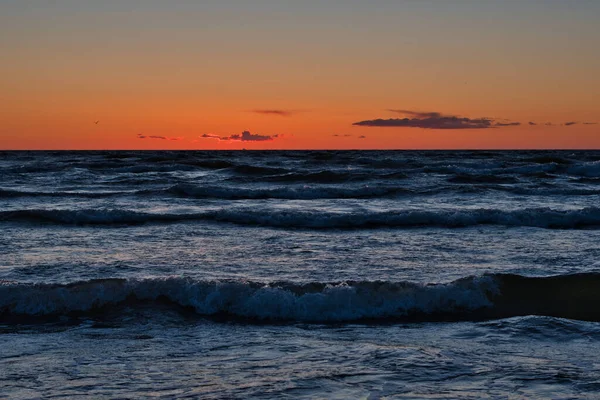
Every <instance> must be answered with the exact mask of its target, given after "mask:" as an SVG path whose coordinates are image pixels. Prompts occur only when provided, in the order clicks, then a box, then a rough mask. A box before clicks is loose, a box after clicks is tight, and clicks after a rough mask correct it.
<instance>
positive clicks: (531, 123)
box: [529, 121, 537, 126]
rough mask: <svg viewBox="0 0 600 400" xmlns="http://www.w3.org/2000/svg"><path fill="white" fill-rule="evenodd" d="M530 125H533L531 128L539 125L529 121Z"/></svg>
mask: <svg viewBox="0 0 600 400" xmlns="http://www.w3.org/2000/svg"><path fill="white" fill-rule="evenodd" d="M529 125H531V126H535V125H537V124H536V123H535V122H531V121H529Z"/></svg>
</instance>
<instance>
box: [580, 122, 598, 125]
mask: <svg viewBox="0 0 600 400" xmlns="http://www.w3.org/2000/svg"><path fill="white" fill-rule="evenodd" d="M583 124H584V125H598V123H597V122H584V123H583Z"/></svg>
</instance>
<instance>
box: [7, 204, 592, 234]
mask: <svg viewBox="0 0 600 400" xmlns="http://www.w3.org/2000/svg"><path fill="white" fill-rule="evenodd" d="M2 221H4V222H33V223H51V224H65V225H123V224H143V223H161V222H162V223H167V222H184V221H212V222H222V223H233V224H239V225H250V226H266V227H274V228H301V229H375V228H418V227H442V228H465V227H471V226H477V225H500V226H507V227H537V228H546V229H600V208H597V207H587V208H583V209H577V210H553V209H550V208H531V209H523V210H512V211H510V210H497V209H473V210H464V209H462V210H440V211H422V210H399V211H386V212H365V213H332V212H324V211H304V210H303V211H291V210H256V209H247V208H238V209H236V208H232V209H220V210H211V211H206V212H200V213H180V214H178V213H146V212H137V211H132V210H124V209H88V210H42V209H27V210H16V211H0V222H2Z"/></svg>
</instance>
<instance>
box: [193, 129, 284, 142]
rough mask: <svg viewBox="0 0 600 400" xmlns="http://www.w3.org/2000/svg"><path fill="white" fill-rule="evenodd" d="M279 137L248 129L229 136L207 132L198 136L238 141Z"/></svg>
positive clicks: (262, 140) (278, 136)
mask: <svg viewBox="0 0 600 400" xmlns="http://www.w3.org/2000/svg"><path fill="white" fill-rule="evenodd" d="M280 137H281V136H280V135H258V134H252V133H250V132H249V131H244V132H242V133H241V134H234V135H231V136H218V135H211V134H207V133H205V134H204V135H201V136H200V138H202V139H217V140H225V141H238V142H265V141H272V140H275V139H277V138H280Z"/></svg>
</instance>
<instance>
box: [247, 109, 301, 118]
mask: <svg viewBox="0 0 600 400" xmlns="http://www.w3.org/2000/svg"><path fill="white" fill-rule="evenodd" d="M251 112H253V113H256V114H262V115H274V116H278V117H291V116H292V115H293V114H294V111H290V110H252V111H251Z"/></svg>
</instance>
